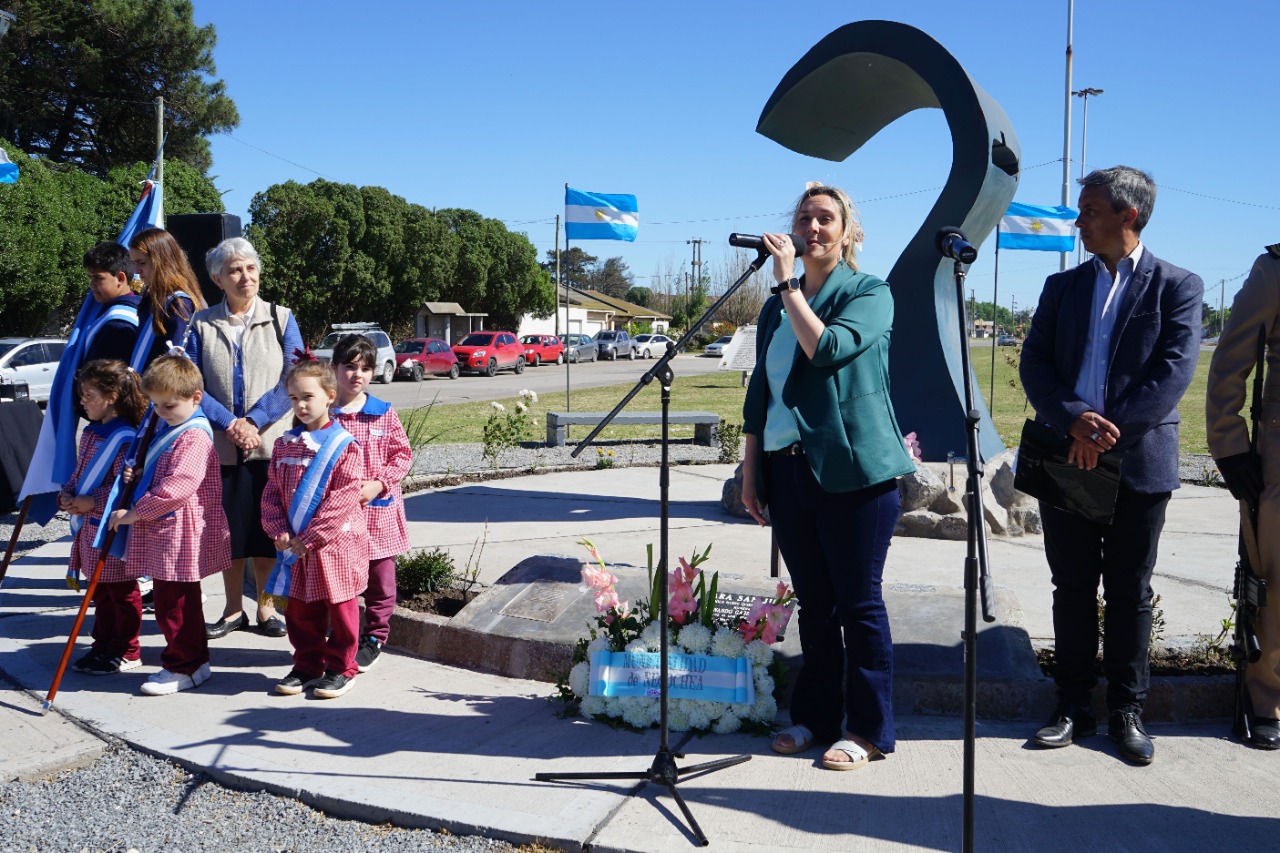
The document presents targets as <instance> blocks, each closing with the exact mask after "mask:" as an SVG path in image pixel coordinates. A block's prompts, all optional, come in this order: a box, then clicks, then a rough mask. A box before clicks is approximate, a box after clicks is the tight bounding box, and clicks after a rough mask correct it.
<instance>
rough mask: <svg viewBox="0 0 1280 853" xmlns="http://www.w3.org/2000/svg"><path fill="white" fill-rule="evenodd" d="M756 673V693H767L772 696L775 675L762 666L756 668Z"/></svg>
mask: <svg viewBox="0 0 1280 853" xmlns="http://www.w3.org/2000/svg"><path fill="white" fill-rule="evenodd" d="M754 674H755V677H756V693H765V694H768V695H770V696H772V695H773V676H772V675H770V674H769V672H768V670H765V669H762V668H760V667H757V668H756V670H755V673H754Z"/></svg>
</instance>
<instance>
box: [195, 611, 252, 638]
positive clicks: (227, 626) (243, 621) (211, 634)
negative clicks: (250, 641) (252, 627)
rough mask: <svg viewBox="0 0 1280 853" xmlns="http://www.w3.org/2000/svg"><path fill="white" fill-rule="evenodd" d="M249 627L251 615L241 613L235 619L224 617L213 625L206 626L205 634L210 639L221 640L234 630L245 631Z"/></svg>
mask: <svg viewBox="0 0 1280 853" xmlns="http://www.w3.org/2000/svg"><path fill="white" fill-rule="evenodd" d="M248 627H249V617H248V616H245V615H244V613H241V614H240V615H239V616H237V617H236V618H234V619H227V618H225V617H224V618H222V619H219V620H218V621H217V622H214V623H213V624H212V625H205V626H204V635H205V636H206V637H208V638H209V639H210V640H221V639H222V638H223V637H225V636H227V634H230V633H231V632H232V631H243V630H244V629H245V628H248Z"/></svg>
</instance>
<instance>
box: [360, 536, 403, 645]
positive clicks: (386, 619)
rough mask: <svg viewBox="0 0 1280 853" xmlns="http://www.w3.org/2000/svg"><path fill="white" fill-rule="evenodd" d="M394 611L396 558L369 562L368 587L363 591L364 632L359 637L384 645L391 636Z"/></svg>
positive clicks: (384, 558)
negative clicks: (373, 639) (370, 638)
mask: <svg viewBox="0 0 1280 853" xmlns="http://www.w3.org/2000/svg"><path fill="white" fill-rule="evenodd" d="M395 609H396V558H395V557H383V558H382V559H381V560H371V561H370V562H369V586H368V588H367V589H366V590H365V591H364V630H362V631H361V632H360V634H361V636H365V637H374V638H375V639H377V641H378V642H379V643H385V642H386V641H387V637H389V636H391V613H392V611H394V610H395Z"/></svg>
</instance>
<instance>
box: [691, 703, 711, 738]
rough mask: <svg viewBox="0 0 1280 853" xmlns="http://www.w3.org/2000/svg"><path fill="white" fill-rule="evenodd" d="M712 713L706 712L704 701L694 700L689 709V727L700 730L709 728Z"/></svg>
mask: <svg viewBox="0 0 1280 853" xmlns="http://www.w3.org/2000/svg"><path fill="white" fill-rule="evenodd" d="M712 717H713V715H712V714H710V713H708V712H707V708H706V703H705V702H694V703H693V707H691V708H690V709H689V728H691V729H698V730H700V731H702V730H706V729H709V728H711V720H712Z"/></svg>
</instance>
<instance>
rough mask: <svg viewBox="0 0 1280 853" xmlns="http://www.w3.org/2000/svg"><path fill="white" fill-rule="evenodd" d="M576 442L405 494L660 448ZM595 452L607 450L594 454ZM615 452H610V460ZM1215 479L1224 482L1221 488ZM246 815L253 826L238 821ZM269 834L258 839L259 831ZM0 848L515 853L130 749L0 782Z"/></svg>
mask: <svg viewBox="0 0 1280 853" xmlns="http://www.w3.org/2000/svg"><path fill="white" fill-rule="evenodd" d="M572 450H573V446H569V447H563V448H548V447H542V446H533V445H530V446H526V447H520V448H516V449H513V450H509V451H507V452H505V453H503V454H502V455H501V456H500V457H499V459H498V462H499V464H498V466H496V468H495V467H494V466H493V465H491V464H490V461H489V460H487V459H485V458H484V456H483V454H482V453H481V448H480V445H475V444H431V445H427V446H426V447H424V448H422V449H421V450H419V451H418V453H417V460H416V463H415V465H414V470H413V473H412V474H411V475H410V476H411V478H412V483H411V485H412V487H414V488H419V489H420V488H426V487H431V486H436V485H446V484H452V483H456V482H465V481H467V480H470V479H485V478H491V477H495V476H496V477H511V476H520V475H524V474H528V473H533V472H538V471H549V470H564V469H565V468H594V467H596V466H597V465H598V464H600V462H599V460H601V459H604V460H612V464H613V465H616V466H619V467H623V466H629V465H656V464H658V462H659V461H660V459H661V455H660V454H661V450H660V448H659V447H658V445H656V444H647V443H643V442H611V443H608V444H602V445H599V447H598V448H597V447H592V448H588V449H587V451H586V452H584V453H583V454H582V457H581V459H580V460H578V459H573V458H572V457H571V456H570V455H569V454H570V452H571V451H572ZM601 451H603V455H602V453H601ZM610 452H612V454H613V455H612V456H610V455H609V454H610ZM717 457H718V449H717V448H707V447H700V446H697V445H693V444H691V443H689V442H678V443H676V444H673V445H672V447H671V460H672V462H673V463H676V464H688V463H696V462H715V461H717ZM1212 465H1213V462H1212V460H1211V459H1210V458H1209V457H1208V456H1196V455H1187V456H1184V457H1183V458H1182V459H1181V460H1180V473H1181V476H1182V478H1183V480H1184V481H1186V482H1191V483H1198V484H1204V483H1205V481H1206V479H1207V477H1208V475H1209V473H1211V472H1213V470H1214V469H1213V467H1212ZM1219 482H1220V481H1219ZM16 519H17V513H9V514H6V515H3V516H0V544H3V545H7V544H8V541H9V536H10V535H11V533H12V531H13V524H14V522H15V521H16ZM69 533H70V529H69V527H68V525H67V521H66V518H65V517H59V518H55V519H54V521H53V522H51V523H50V524H49V525H48V526H46V527H43V528H41V527H38V526H36V525H27V526H26V527H24V529H23V532H22V536H21V538H20V540H19V543H18V548H17V551H16V554H17V555H18V556H20V555H22V554H24V553H26V552H28V551H31V550H34V549H35V548H39V547H40V546H41V545H43V544H45V543H47V542H52V541H55V540H57V539H60V538H62V537H63V536H66V535H68V534H69ZM245 815H253V816H254V817H255V820H254V821H252V822H246V821H244V820H243V818H244V816H245ZM264 832H265V833H269V834H267V835H262V834H261V833H264ZM0 839H3V842H0V846H2V847H3V849H4V850H15V851H27V850H31V851H36V850H67V851H81V850H84V851H98V850H118V851H127V850H156V849H164V850H183V849H190V850H205V849H217V850H220V851H239V850H244V851H249V850H252V851H284V850H288V851H312V850H314V851H331V850H371V851H384V850H385V851H411V850H447V851H456V853H471V851H509V850H515V849H517V848H514V847H512V846H511V845H509V844H507V843H505V842H501V841H494V840H491V839H486V838H480V837H475V836H469V837H462V836H452V835H443V834H440V833H436V832H432V831H430V830H410V829H397V828H394V827H389V826H372V825H369V824H366V823H361V822H359V821H352V820H338V819H334V818H330V817H328V816H327V815H325V814H324V813H323V812H321V811H319V810H317V809H313V808H311V807H309V806H307V805H304V804H302V803H300V802H298V801H296V800H291V799H288V798H286V797H280V796H277V795H274V794H267V793H262V792H257V793H246V792H243V791H236V790H232V789H230V788H225V787H223V786H221V785H219V784H217V783H216V782H213V781H212V780H210V779H209V778H208V777H207V776H204V775H203V774H192V773H188V772H187V771H186V770H184V769H182V768H181V767H178V766H177V765H174V764H171V763H169V762H167V761H163V760H160V759H156V758H152V757H151V756H148V755H144V754H142V753H137V752H134V751H132V750H130V749H128V748H126V747H123V746H121V747H117V748H114V749H112V750H110V751H109V752H108V753H107V754H106V755H105V756H104V757H102V758H100V759H99V760H98V761H96V762H94V763H93V764H91V765H89V766H88V767H84V768H80V769H77V770H71V771H67V772H64V773H60V774H58V775H56V776H54V777H51V778H48V779H44V780H41V781H38V782H8V783H4V784H0Z"/></svg>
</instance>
